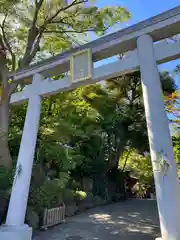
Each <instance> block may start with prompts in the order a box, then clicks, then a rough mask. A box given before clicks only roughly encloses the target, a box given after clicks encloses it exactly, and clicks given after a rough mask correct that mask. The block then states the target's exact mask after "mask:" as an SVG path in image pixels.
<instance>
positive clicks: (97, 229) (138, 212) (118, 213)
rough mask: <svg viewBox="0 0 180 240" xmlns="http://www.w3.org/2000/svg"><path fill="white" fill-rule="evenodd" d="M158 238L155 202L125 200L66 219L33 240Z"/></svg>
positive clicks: (148, 239) (151, 239)
mask: <svg viewBox="0 0 180 240" xmlns="http://www.w3.org/2000/svg"><path fill="white" fill-rule="evenodd" d="M159 236H160V229H159V221H158V215H157V207H156V202H155V201H154V200H128V201H125V202H120V203H117V204H112V205H106V206H102V207H98V208H95V209H92V210H90V211H87V212H86V213H83V214H79V215H76V216H74V217H72V218H68V219H67V221H66V223H64V224H61V225H59V226H56V227H53V228H51V229H49V230H47V231H45V232H39V233H38V235H37V236H36V237H35V238H34V240H121V239H122V240H154V239H155V238H156V237H159Z"/></svg>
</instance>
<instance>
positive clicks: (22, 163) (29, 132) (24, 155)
mask: <svg viewBox="0 0 180 240" xmlns="http://www.w3.org/2000/svg"><path fill="white" fill-rule="evenodd" d="M41 80H42V77H41V76H40V75H39V74H36V75H34V77H33V82H32V88H31V91H30V93H29V102H28V108H27V113H26V119H25V123H24V129H23V134H22V139H21V145H20V150H19V155H18V160H17V166H16V173H15V176H14V182H13V187H12V192H11V197H10V202H9V208H8V213H7V218H6V224H5V225H3V226H2V227H0V240H31V238H32V228H30V227H29V226H28V225H26V224H24V221H25V215H26V208H27V201H28V195H29V187H30V181H31V174H32V166H33V160H34V152H35V147H36V139H37V133H38V128H39V119H40V109H41V96H39V94H38V92H37V91H38V83H39V82H40V81H41Z"/></svg>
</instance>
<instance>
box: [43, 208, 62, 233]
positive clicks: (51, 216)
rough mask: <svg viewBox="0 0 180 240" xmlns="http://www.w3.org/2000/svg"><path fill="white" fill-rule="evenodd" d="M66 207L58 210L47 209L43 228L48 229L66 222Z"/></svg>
mask: <svg viewBox="0 0 180 240" xmlns="http://www.w3.org/2000/svg"><path fill="white" fill-rule="evenodd" d="M65 210H66V207H65V205H63V206H61V207H57V208H51V209H45V210H44V216H43V224H42V226H41V228H44V229H45V228H48V227H51V226H54V225H57V224H59V223H62V222H64V221H65Z"/></svg>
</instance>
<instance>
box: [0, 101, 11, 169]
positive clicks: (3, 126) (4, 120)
mask: <svg viewBox="0 0 180 240" xmlns="http://www.w3.org/2000/svg"><path fill="white" fill-rule="evenodd" d="M8 127H9V100H8V99H5V100H4V101H2V102H1V103H0V166H3V167H6V168H11V165H12V159H11V155H10V151H9V146H8Z"/></svg>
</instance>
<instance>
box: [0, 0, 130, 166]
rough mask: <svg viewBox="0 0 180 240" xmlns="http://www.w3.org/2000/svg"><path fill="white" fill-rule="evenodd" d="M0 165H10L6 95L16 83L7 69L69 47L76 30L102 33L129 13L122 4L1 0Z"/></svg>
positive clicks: (8, 97) (54, 0)
mask: <svg viewBox="0 0 180 240" xmlns="http://www.w3.org/2000/svg"><path fill="white" fill-rule="evenodd" d="M0 14H1V23H0V48H1V50H0V62H1V65H0V88H1V100H0V165H2V166H5V167H8V168H10V167H11V156H10V154H9V148H8V127H9V99H10V97H11V94H12V93H13V92H14V91H15V90H16V88H17V84H16V83H14V82H13V79H12V81H8V77H7V76H8V73H9V71H14V70H19V69H22V68H24V67H27V66H28V65H29V64H31V63H33V62H37V61H38V60H40V59H42V58H45V57H47V56H49V55H52V54H55V53H59V52H61V51H62V50H64V49H67V48H70V47H71V46H72V45H73V44H72V39H74V36H76V39H77V34H83V33H86V32H88V31H93V32H95V33H98V34H104V33H105V31H106V30H107V29H108V28H110V27H112V26H113V25H114V24H115V23H117V22H123V21H125V20H127V19H128V18H129V16H130V14H129V12H128V11H127V10H125V9H124V8H122V7H105V8H98V7H97V6H96V5H95V3H93V1H88V0H73V1H71V2H70V3H69V4H67V3H66V2H65V1H63V0H62V1H59V0H51V1H46V0H32V1H29V0H8V1H6V0H4V1H1V6H0Z"/></svg>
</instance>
